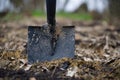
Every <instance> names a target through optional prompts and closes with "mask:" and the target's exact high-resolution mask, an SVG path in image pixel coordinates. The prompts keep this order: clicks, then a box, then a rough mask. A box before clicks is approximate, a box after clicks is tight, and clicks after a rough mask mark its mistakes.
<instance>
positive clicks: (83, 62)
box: [0, 20, 120, 80]
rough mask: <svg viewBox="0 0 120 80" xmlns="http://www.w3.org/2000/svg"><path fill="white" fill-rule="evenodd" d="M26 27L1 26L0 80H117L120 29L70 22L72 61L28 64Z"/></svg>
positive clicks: (119, 63) (11, 24) (4, 24)
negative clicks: (72, 47) (72, 31)
mask: <svg viewBox="0 0 120 80" xmlns="http://www.w3.org/2000/svg"><path fill="white" fill-rule="evenodd" d="M32 21H33V20H32ZM32 21H31V22H32ZM36 21H37V20H36ZM36 21H33V23H34V22H36ZM27 22H28V21H27ZM31 22H29V23H31ZM25 23H26V22H24V21H23V22H8V23H0V28H1V29H0V79H1V80H3V79H6V80H13V79H15V80H17V79H21V80H45V79H49V80H50V79H52V80H56V79H57V80H64V79H67V80H68V79H70V80H111V79H112V80H120V27H119V26H117V27H116V26H111V25H108V24H107V23H105V22H99V23H97V22H95V21H93V22H80V21H71V22H69V23H70V24H71V23H72V24H74V25H76V28H75V30H76V34H75V38H76V45H75V46H76V50H75V57H74V59H68V58H63V59H60V60H54V61H50V62H39V63H34V64H29V63H28V61H27V53H26V43H27V26H25ZM37 23H39V21H37ZM40 23H41V22H40ZM61 23H63V22H61ZM94 23H96V24H94ZM63 24H65V22H64V23H63ZM31 25H32V23H31ZM91 25H92V26H91Z"/></svg>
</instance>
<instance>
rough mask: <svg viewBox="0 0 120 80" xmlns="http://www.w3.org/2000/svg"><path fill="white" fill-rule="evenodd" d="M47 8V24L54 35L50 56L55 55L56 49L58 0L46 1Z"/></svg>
mask: <svg viewBox="0 0 120 80" xmlns="http://www.w3.org/2000/svg"><path fill="white" fill-rule="evenodd" d="M46 8H47V23H48V25H49V27H50V33H51V34H52V39H51V47H52V53H51V54H50V55H53V54H54V52H55V47H56V38H55V32H56V31H55V26H56V20H55V16H56V0H46Z"/></svg>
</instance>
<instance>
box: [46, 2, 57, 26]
mask: <svg viewBox="0 0 120 80" xmlns="http://www.w3.org/2000/svg"><path fill="white" fill-rule="evenodd" d="M46 8H47V22H48V24H49V25H51V26H55V23H56V20H55V16H56V15H55V14H56V0H46Z"/></svg>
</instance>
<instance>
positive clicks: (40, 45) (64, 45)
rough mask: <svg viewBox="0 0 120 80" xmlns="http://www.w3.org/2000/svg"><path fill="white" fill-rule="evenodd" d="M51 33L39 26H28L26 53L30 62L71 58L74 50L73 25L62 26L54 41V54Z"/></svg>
mask: <svg viewBox="0 0 120 80" xmlns="http://www.w3.org/2000/svg"><path fill="white" fill-rule="evenodd" d="M51 38H52V37H51V35H50V33H49V32H47V31H46V30H45V29H43V28H42V27H40V26H29V27H28V43H27V53H28V61H29V62H30V63H34V62H41V61H51V60H55V59H60V58H64V57H66V58H73V57H74V50H75V30H74V26H64V27H63V28H62V32H61V33H60V34H59V38H58V40H57V43H56V48H55V52H54V55H50V54H51V53H52V48H51V43H50V42H51Z"/></svg>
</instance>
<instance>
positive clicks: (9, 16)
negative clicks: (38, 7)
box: [0, 13, 23, 21]
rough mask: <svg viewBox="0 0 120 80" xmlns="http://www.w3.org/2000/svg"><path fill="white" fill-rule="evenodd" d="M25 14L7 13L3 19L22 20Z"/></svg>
mask: <svg viewBox="0 0 120 80" xmlns="http://www.w3.org/2000/svg"><path fill="white" fill-rule="evenodd" d="M22 17H23V15H22V14H20V13H19V14H16V13H7V14H6V15H4V16H3V17H1V19H0V20H1V21H10V20H14V21H15V20H20V19H22Z"/></svg>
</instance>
